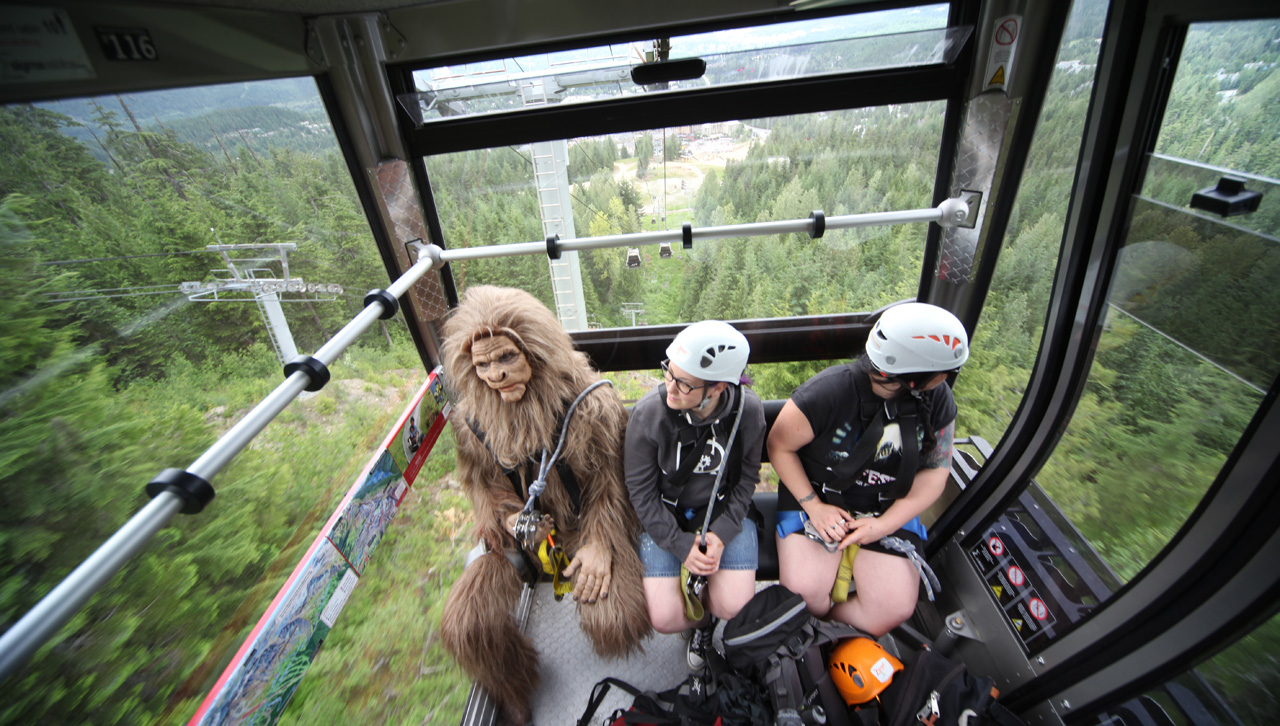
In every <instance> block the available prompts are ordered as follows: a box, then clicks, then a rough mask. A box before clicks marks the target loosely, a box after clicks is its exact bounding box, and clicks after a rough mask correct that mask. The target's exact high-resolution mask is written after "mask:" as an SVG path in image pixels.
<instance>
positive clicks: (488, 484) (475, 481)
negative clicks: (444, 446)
mask: <svg viewBox="0 0 1280 726" xmlns="http://www.w3.org/2000/svg"><path fill="white" fill-rule="evenodd" d="M454 431H455V432H456V433H457V437H458V455H457V469H456V474H457V477H458V480H459V481H461V482H462V487H463V489H464V490H465V491H466V492H467V495H468V496H470V498H471V510H472V512H473V513H474V516H475V522H476V537H477V538H478V539H481V540H484V543H485V544H486V545H487V546H488V548H489V551H490V552H501V551H502V550H503V549H505V548H506V547H508V546H510V544H511V543H512V541H513V538H512V536H511V533H510V532H508V531H507V527H506V524H505V522H506V519H507V517H508V516H509V515H511V514H514V513H515V512H518V511H520V510H521V509H523V508H524V502H522V501H520V500H519V498H518V497H516V493H515V491H514V490H513V489H512V488H511V482H510V480H508V479H507V477H506V475H504V474H503V473H502V469H501V468H500V467H499V466H498V464H497V462H496V461H494V459H493V455H492V454H490V453H489V451H488V450H487V449H485V448H484V444H482V443H480V440H479V439H477V438H476V436H475V434H474V433H472V431H471V429H470V427H468V426H466V425H465V424H463V425H460V426H455V428H454Z"/></svg>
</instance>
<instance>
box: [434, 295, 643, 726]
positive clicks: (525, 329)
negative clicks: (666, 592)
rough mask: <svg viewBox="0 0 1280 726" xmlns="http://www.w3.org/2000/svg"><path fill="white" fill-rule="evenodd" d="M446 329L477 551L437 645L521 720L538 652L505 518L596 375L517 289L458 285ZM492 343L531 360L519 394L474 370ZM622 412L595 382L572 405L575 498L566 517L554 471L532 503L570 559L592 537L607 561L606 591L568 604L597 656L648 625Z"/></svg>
mask: <svg viewBox="0 0 1280 726" xmlns="http://www.w3.org/2000/svg"><path fill="white" fill-rule="evenodd" d="M444 331H445V339H444V344H443V356H444V363H445V368H446V371H447V375H448V381H449V383H450V385H451V387H452V390H453V392H454V394H455V396H456V397H457V399H458V401H457V405H456V409H455V412H454V413H453V414H452V415H451V419H452V420H453V422H454V432H455V434H456V437H457V445H458V450H457V476H458V478H459V480H460V481H461V482H462V485H463V487H464V489H465V490H466V491H467V493H468V494H469V495H470V497H471V503H472V508H473V510H474V516H475V522H476V531H477V535H478V537H479V539H480V540H482V541H483V542H484V544H485V546H486V549H487V554H485V555H483V556H481V557H479V558H478V559H476V560H475V561H473V562H472V563H471V565H470V566H468V567H467V568H466V569H465V570H464V571H463V573H462V575H461V576H460V577H459V578H458V581H457V583H456V584H455V585H454V587H453V590H452V591H451V592H450V593H449V597H448V599H447V601H446V602H445V608H444V614H443V622H442V623H441V635H442V641H443V643H444V645H445V647H446V648H447V649H448V650H449V652H450V653H451V654H452V655H453V657H454V658H455V659H456V660H457V661H458V663H459V664H460V665H461V666H462V667H463V668H464V669H465V670H466V671H467V672H468V673H469V674H470V675H471V677H473V678H474V679H475V680H476V682H478V683H479V684H480V685H481V686H482V687H483V688H484V689H485V690H486V691H488V693H489V695H490V696H491V697H492V698H493V699H494V700H495V701H496V702H497V703H498V705H499V706H500V707H501V708H502V709H503V711H504V713H505V715H506V716H507V717H508V718H509V719H510V720H512V721H516V722H521V721H524V720H527V719H528V717H529V706H530V701H531V698H532V695H533V692H534V690H535V689H536V688H537V685H538V654H537V651H536V650H535V649H534V647H533V643H532V642H531V641H530V640H529V638H528V637H527V636H525V635H524V634H523V633H521V632H520V629H519V627H518V626H517V624H516V622H515V620H514V619H513V618H512V616H511V611H512V609H513V607H514V605H515V603H516V600H517V599H518V597H519V594H520V588H521V583H520V580H519V577H518V575H517V573H516V570H515V567H514V566H513V565H512V564H511V562H510V561H509V560H508V559H507V557H506V556H505V555H504V552H506V551H507V550H509V549H512V548H515V547H517V544H516V540H515V538H514V536H513V535H512V532H511V530H510V529H509V528H508V527H509V524H508V521H509V518H511V517H512V516H513V515H514V514H516V513H518V512H519V511H520V510H521V509H523V507H524V505H525V501H526V497H527V494H528V487H529V484H530V483H531V480H532V479H533V478H534V476H533V475H536V472H537V471H538V468H539V467H538V463H539V461H540V460H541V457H542V452H543V451H544V450H545V451H547V452H548V453H554V451H555V449H556V444H557V440H558V439H559V437H560V431H561V424H562V422H563V420H564V416H565V413H566V411H567V409H568V408H569V406H570V405H571V404H572V403H573V401H574V399H575V398H576V397H577V396H578V394H580V393H582V392H583V391H584V390H586V389H587V388H588V387H589V386H590V385H591V384H592V383H595V382H596V381H598V380H600V376H599V374H598V373H596V371H595V370H593V369H592V368H591V365H590V363H589V362H588V360H587V357H586V356H585V355H584V354H582V353H581V352H579V351H577V350H575V349H574V347H573V342H572V340H570V338H569V336H568V334H566V333H565V332H564V329H563V328H561V326H560V323H559V322H558V321H557V320H556V319H555V317H554V316H553V315H552V314H551V311H549V310H547V308H546V306H544V305H543V304H542V303H541V302H539V301H538V300H537V298H535V297H533V296H532V295H530V294H528V293H526V292H523V291H521V290H514V289H510V288H501V287H491V286H482V287H473V288H471V289H469V290H468V291H467V293H466V295H465V296H464V298H463V300H462V303H461V305H460V306H459V307H458V308H457V309H456V310H455V311H454V313H453V315H452V317H450V319H449V320H448V322H447V323H446V324H445V327H444ZM502 337H505V338H507V339H509V340H510V341H511V342H512V343H514V344H515V347H516V348H518V349H519V351H520V353H523V354H524V357H525V358H526V359H527V362H528V368H529V371H530V373H529V375H530V377H529V380H528V382H527V384H526V385H525V388H524V393H523V395H521V396H519V400H510V397H511V395H512V394H510V392H509V391H508V394H509V400H505V401H504V400H503V395H502V393H501V392H500V390H498V389H495V388H492V387H491V383H490V382H488V381H486V380H485V379H483V378H482V377H481V375H480V374H481V371H478V370H477V368H476V367H475V365H474V364H473V359H472V347H473V345H477V343H479V342H480V341H487V342H484V343H481V344H480V345H477V352H480V351H481V350H482V349H483V348H485V347H488V346H489V345H490V343H492V342H493V341H497V340H500V339H501V338H502ZM516 357H517V355H516V354H512V355H510V356H508V359H510V358H516ZM487 370H488V369H487V368H486V371H487ZM493 385H497V384H493ZM626 415H627V414H626V410H625V409H624V408H623V407H622V404H621V403H620V402H619V400H618V397H617V395H616V394H615V393H614V392H613V389H612V388H609V387H608V386H600V387H598V388H596V389H595V390H593V391H592V392H591V393H590V394H588V395H586V396H585V397H584V398H583V399H582V400H581V402H579V403H578V405H577V408H576V410H575V412H574V414H573V416H572V419H571V420H570V423H569V427H568V431H567V432H566V434H565V439H566V440H565V442H564V446H563V449H562V451H561V453H560V461H561V462H564V463H567V465H568V467H569V469H570V470H571V471H572V476H573V478H574V479H575V480H576V484H577V487H578V489H579V490H580V502H579V506H578V507H577V510H576V511H575V507H574V504H573V501H572V497H571V495H570V493H569V492H568V491H567V490H566V487H565V485H564V484H562V482H561V478H560V476H561V472H560V471H559V470H558V469H559V467H551V469H550V471H549V472H548V474H547V478H546V481H547V486H546V490H545V492H544V493H543V494H542V496H541V498H540V504H539V507H540V510H541V511H542V512H544V513H546V514H549V515H550V516H551V518H552V520H553V521H554V526H555V528H556V530H557V533H558V536H557V541H558V542H559V544H560V545H561V546H562V547H563V548H564V551H565V552H566V554H568V556H569V558H570V560H571V561H572V560H573V558H574V557H575V556H576V555H577V554H578V552H579V550H580V549H581V548H583V547H585V546H588V545H592V544H594V545H595V547H596V548H597V549H602V550H603V551H604V552H605V553H607V554H608V556H609V559H610V564H611V566H610V576H611V579H612V582H611V585H610V586H609V589H608V592H607V595H606V596H604V597H601V598H598V599H597V600H596V601H595V602H590V603H588V602H584V601H582V600H579V601H578V602H577V609H578V615H579V619H580V623H581V627H582V630H583V632H585V633H586V634H587V636H588V637H590V638H591V641H592V643H593V644H594V647H595V651H596V653H597V654H599V655H601V656H604V657H619V656H624V655H626V654H628V653H630V652H631V651H632V650H634V649H638V648H639V647H640V642H641V641H642V640H643V639H644V638H645V637H647V636H648V635H649V633H650V626H649V616H648V613H647V610H646V608H645V596H644V585H643V574H644V569H643V567H642V566H641V564H640V557H639V554H638V552H637V537H638V534H639V531H640V525H639V521H638V520H637V519H636V515H635V512H634V510H633V509H632V508H631V504H630V502H629V501H628V499H627V490H626V487H625V486H624V485H623V478H622V445H623V435H624V430H625V427H626ZM477 432H479V433H480V435H481V436H483V440H482V439H481V438H480V436H477ZM530 462H532V465H530ZM504 470H505V471H504ZM511 470H515V471H516V472H518V475H517V477H516V479H517V480H518V481H519V485H518V486H519V487H520V489H521V492H520V494H517V492H516V486H517V485H516V484H514V483H513V481H512V479H510V478H508V473H507V472H509V471H511ZM576 579H577V578H576V576H575V580H576ZM576 587H577V583H576V582H575V589H576ZM575 594H576V593H575Z"/></svg>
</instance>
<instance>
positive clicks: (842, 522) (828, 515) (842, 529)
mask: <svg viewBox="0 0 1280 726" xmlns="http://www.w3.org/2000/svg"><path fill="white" fill-rule="evenodd" d="M804 511H805V514H808V515H809V521H810V522H813V527H814V529H816V530H817V531H818V534H819V535H821V536H822V538H823V539H825V540H826V541H828V542H839V541H840V540H841V539H843V538H844V536H845V534H846V533H847V532H848V530H849V525H850V524H851V523H852V522H853V521H854V520H853V516H852V515H850V514H849V513H848V512H846V511H844V510H843V509H841V508H840V507H837V506H834V505H831V504H827V503H825V502H820V501H817V500H815V501H813V502H811V503H809V505H808V507H807V508H806V509H805V510H804Z"/></svg>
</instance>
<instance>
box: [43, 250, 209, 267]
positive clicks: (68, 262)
mask: <svg viewBox="0 0 1280 726" xmlns="http://www.w3.org/2000/svg"><path fill="white" fill-rule="evenodd" d="M202 252H217V250H184V251H179V252H151V253H148V254H145V255H120V256H119V257H86V258H85V259H83V260H57V261H56V262H37V263H36V264H37V265H78V264H81V263H83V262H108V261H110V260H135V259H138V258H139V257H170V256H173V255H198V254H200V253H202Z"/></svg>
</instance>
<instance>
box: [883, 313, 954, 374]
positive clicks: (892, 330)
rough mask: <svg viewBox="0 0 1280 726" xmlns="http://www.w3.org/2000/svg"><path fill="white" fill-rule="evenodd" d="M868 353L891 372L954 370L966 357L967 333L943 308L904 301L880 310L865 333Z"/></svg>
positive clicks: (886, 371) (886, 370)
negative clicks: (868, 332) (866, 334)
mask: <svg viewBox="0 0 1280 726" xmlns="http://www.w3.org/2000/svg"><path fill="white" fill-rule="evenodd" d="M867 357H868V358H870V359H871V362H872V363H873V364H875V366H876V368H879V369H880V370H882V371H884V372H885V373H888V374H890V375H903V374H907V373H925V372H930V373H932V372H943V371H953V370H955V369H957V368H959V367H960V366H962V365H964V362H965V361H967V360H969V334H968V333H966V332H965V330H964V325H962V324H961V323H960V319H959V318H957V317H956V316H955V315H952V314H951V312H950V311H949V310H946V309H945V308H940V307H938V306H937V305H930V304H928V303H922V302H909V303H903V304H901V305H895V306H893V307H891V308H889V309H888V310H885V311H884V312H883V313H881V315H880V319H879V320H877V321H876V324H875V326H874V327H872V328H871V334H870V335H869V336H867Z"/></svg>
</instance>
